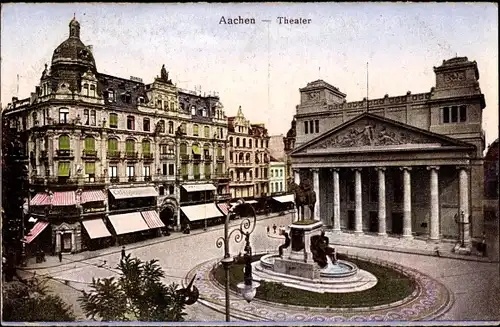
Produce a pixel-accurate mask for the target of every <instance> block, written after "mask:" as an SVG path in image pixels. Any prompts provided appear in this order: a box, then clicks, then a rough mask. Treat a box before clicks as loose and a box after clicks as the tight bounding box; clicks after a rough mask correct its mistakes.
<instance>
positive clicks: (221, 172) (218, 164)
mask: <svg viewBox="0 0 500 327" xmlns="http://www.w3.org/2000/svg"><path fill="white" fill-rule="evenodd" d="M216 171H217V174H219V175H222V174H224V169H223V166H222V163H220V162H219V163H217V168H216Z"/></svg>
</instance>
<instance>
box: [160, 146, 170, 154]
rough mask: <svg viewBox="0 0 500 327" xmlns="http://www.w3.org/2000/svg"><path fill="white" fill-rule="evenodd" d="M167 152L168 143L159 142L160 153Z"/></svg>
mask: <svg viewBox="0 0 500 327" xmlns="http://www.w3.org/2000/svg"><path fill="white" fill-rule="evenodd" d="M167 153H168V145H166V144H160V154H167Z"/></svg>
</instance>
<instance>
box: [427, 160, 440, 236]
mask: <svg viewBox="0 0 500 327" xmlns="http://www.w3.org/2000/svg"><path fill="white" fill-rule="evenodd" d="M427 170H429V171H430V193H431V199H430V200H431V201H430V216H431V219H430V230H429V240H430V241H439V179H438V170H439V167H438V166H430V167H427Z"/></svg>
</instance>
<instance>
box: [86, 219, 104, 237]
mask: <svg viewBox="0 0 500 327" xmlns="http://www.w3.org/2000/svg"><path fill="white" fill-rule="evenodd" d="M82 224H83V227H85V230H86V231H87V233H88V234H89V236H90V238H91V239H94V238H101V237H108V236H111V233H110V232H109V230H108V228H107V227H106V224H104V221H103V220H102V219H101V218H99V219H91V220H84V221H82Z"/></svg>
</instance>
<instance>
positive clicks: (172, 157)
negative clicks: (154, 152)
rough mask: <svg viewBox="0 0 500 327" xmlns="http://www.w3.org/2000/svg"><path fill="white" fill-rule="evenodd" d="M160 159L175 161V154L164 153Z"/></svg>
mask: <svg viewBox="0 0 500 327" xmlns="http://www.w3.org/2000/svg"><path fill="white" fill-rule="evenodd" d="M160 159H162V160H165V159H170V160H171V159H175V153H173V152H172V153H162V154H160Z"/></svg>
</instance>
